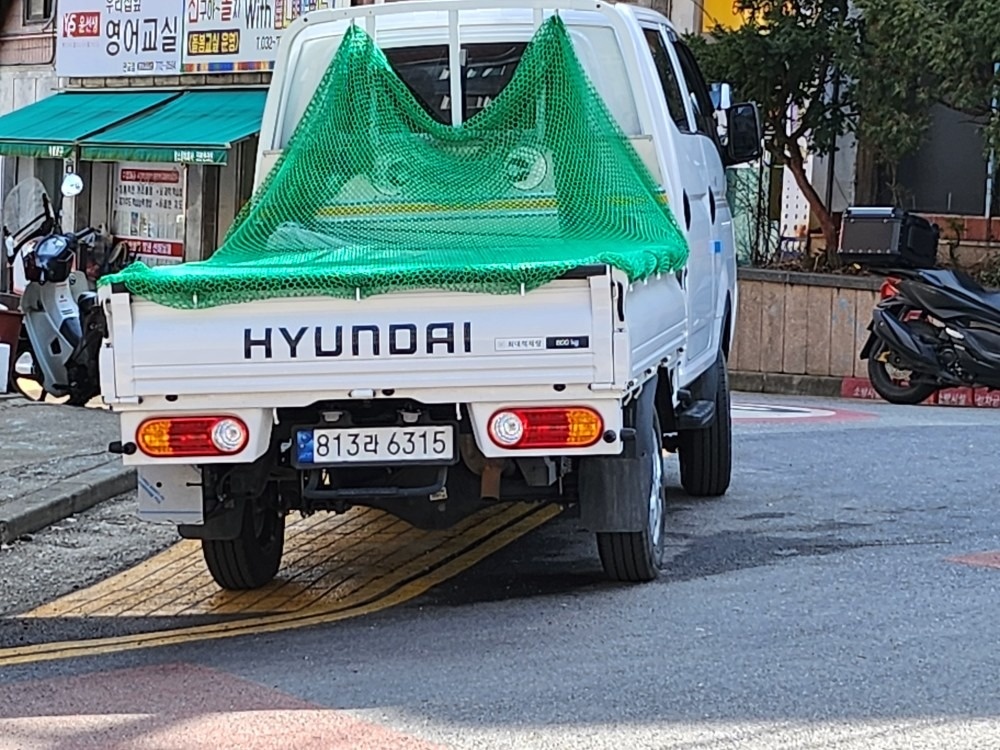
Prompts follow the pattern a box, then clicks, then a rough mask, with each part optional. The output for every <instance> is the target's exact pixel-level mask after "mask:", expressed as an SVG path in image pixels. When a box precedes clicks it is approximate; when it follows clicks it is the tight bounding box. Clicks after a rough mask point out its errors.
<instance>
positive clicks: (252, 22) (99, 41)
mask: <svg viewBox="0 0 1000 750" xmlns="http://www.w3.org/2000/svg"><path fill="white" fill-rule="evenodd" d="M336 4H337V0H59V13H58V15H59V30H58V31H59V35H58V47H57V50H56V73H57V75H59V76H66V77H74V78H86V77H95V76H100V77H115V76H155V75H177V74H178V73H181V72H184V73H225V72H233V71H243V70H270V69H271V68H273V67H274V61H275V59H276V58H277V53H278V41H279V39H280V38H281V34H282V32H283V31H284V30H285V29H287V28H288V26H289V25H290V24H291V23H292V21H294V20H295V19H296V18H298V17H299V16H301V15H302V14H303V13H308V12H310V11H313V10H323V9H326V8H331V7H334V6H335V5H336ZM342 4H344V5H346V4H348V3H347V2H346V0H342Z"/></svg>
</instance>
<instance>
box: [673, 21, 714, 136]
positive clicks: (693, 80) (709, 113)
mask: <svg viewBox="0 0 1000 750" xmlns="http://www.w3.org/2000/svg"><path fill="white" fill-rule="evenodd" d="M674 49H675V50H676V51H677V59H678V60H679V61H680V64H681V73H682V74H683V75H684V81H685V82H686V83H687V89H688V90H689V91H690V92H691V94H692V96H691V97H690V99H691V106H692V107H693V109H694V122H695V127H696V128H697V130H698V132H699V133H701V134H703V135H707V136H708V137H709V138H711V139H712V140H713V141H714V140H716V139H717V138H718V131H717V129H716V123H715V114H714V113H715V107H714V106H713V105H712V97H711V95H710V94H709V92H708V86H707V84H706V83H705V78H704V76H703V75H702V74H701V69H700V68H699V67H698V62H697V61H696V60H695V59H694V55H693V54H692V53H691V50H690V49H689V48H688V46H687V45H686V44H684V43H683V42H680V41H678V42H675V43H674Z"/></svg>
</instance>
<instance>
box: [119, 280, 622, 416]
mask: <svg viewBox="0 0 1000 750" xmlns="http://www.w3.org/2000/svg"><path fill="white" fill-rule="evenodd" d="M613 288H614V285H613V283H612V275H611V274H610V273H608V272H607V271H604V270H600V271H598V272H596V273H595V274H594V275H586V274H582V273H581V274H577V275H576V276H575V277H572V278H569V277H568V278H564V279H560V280H558V281H554V282H552V283H550V284H548V285H546V286H544V287H541V288H539V289H536V290H534V291H532V292H528V293H527V294H523V295H490V294H463V293H455V292H439V291H415V292H405V293H396V294H387V295H380V296H376V297H372V298H367V299H361V300H344V299H336V298H330V297H309V298H300V299H272V300H264V301H259V302H248V303H243V304H235V305H224V306H220V307H213V308H208V309H202V310H180V309H175V308H170V307H164V306H162V305H158V304H155V303H152V302H149V301H145V300H142V299H139V298H133V297H131V295H129V294H128V293H127V292H124V291H114V292H111V293H110V295H109V297H108V298H109V299H110V301H111V305H110V315H109V319H108V322H109V330H110V338H111V341H112V347H111V348H106V349H105V350H104V352H103V353H102V360H101V371H102V383H103V390H104V395H105V398H106V399H107V400H108V401H110V402H112V403H113V402H115V401H118V400H121V401H123V402H128V401H130V400H134V399H135V398H137V397H150V396H165V395H168V394H169V395H178V396H181V395H207V394H218V395H220V396H222V395H242V396H245V398H246V401H245V402H244V403H245V404H246V405H247V406H250V405H265V404H263V403H261V404H252V403H251V402H254V401H257V400H259V399H267V400H268V401H269V402H270V403H269V404H266V405H277V404H278V403H281V404H282V405H293V404H302V405H305V404H309V403H312V402H314V401H316V400H318V399H319V398H341V397H345V396H347V395H348V394H349V393H350V392H351V391H357V390H361V391H363V390H366V389H371V390H386V389H393V390H397V391H401V392H402V391H405V392H407V393H413V392H414V391H421V390H425V389H441V388H447V389H463V388H482V387H492V386H503V387H511V386H537V385H545V384H547V385H549V386H551V385H552V384H556V383H561V384H566V385H567V386H569V385H591V384H608V385H610V384H612V383H614V382H616V378H615V372H614V361H615V358H614V356H613V354H614V352H613V348H612V347H613V333H614V330H613V326H614V322H613V315H614V298H613ZM107 291H109V290H106V291H105V293H107ZM105 309H107V306H106V308H105ZM278 394H280V396H281V397H280V398H278V399H276V398H275V397H276V396H277V395H278Z"/></svg>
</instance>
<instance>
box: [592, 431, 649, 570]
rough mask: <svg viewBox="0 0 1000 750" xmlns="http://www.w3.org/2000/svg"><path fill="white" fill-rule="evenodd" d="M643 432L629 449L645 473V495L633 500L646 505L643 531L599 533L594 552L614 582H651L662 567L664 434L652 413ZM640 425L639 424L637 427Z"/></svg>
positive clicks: (643, 484)
mask: <svg viewBox="0 0 1000 750" xmlns="http://www.w3.org/2000/svg"><path fill="white" fill-rule="evenodd" d="M646 422H647V423H648V424H647V425H646V429H645V431H644V432H642V433H638V434H637V435H636V439H635V440H634V441H633V443H632V445H634V448H632V450H634V451H635V453H636V454H637V455H638V457H639V458H641V459H642V461H641V463H640V464H639V466H640V467H641V468H640V469H639V470H640V471H643V472H645V474H646V479H645V481H644V482H643V483H642V486H644V487H645V488H647V492H646V495H645V496H644V497H642V498H636V499H635V500H636V501H637V502H642V503H645V505H646V506H647V507H646V510H647V517H646V528H645V529H644V530H642V531H628V532H599V533H598V534H597V551H598V553H599V555H600V557H601V564H602V565H603V567H604V572H605V573H606V574H607V575H608V577H609V578H611V579H613V580H615V581H625V582H629V583H638V582H642V581H652V580H653V579H655V578H656V577H657V576H658V575H659V574H660V568H661V567H662V565H663V547H664V530H665V527H666V487H665V485H664V480H663V434H662V432H661V430H660V420H659V417H657V416H656V415H655V414H654V415H653V418H652V419H647V420H646ZM641 423H642V422H641V421H640V424H641Z"/></svg>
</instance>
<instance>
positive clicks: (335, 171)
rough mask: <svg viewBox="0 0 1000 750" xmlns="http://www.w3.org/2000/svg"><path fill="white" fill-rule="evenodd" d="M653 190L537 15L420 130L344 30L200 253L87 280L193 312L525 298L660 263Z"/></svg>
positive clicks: (553, 27)
mask: <svg viewBox="0 0 1000 750" xmlns="http://www.w3.org/2000/svg"><path fill="white" fill-rule="evenodd" d="M687 252H688V250H687V244H686V241H685V239H684V236H683V235H682V233H681V231H680V229H679V227H678V225H677V222H676V220H675V219H674V217H673V214H672V213H671V211H670V209H669V207H668V206H667V205H666V200H665V197H664V195H663V193H662V192H661V191H660V189H659V188H658V186H657V185H656V183H655V181H654V179H653V177H652V176H651V175H650V173H649V171H648V170H647V169H646V167H645V165H644V164H643V163H642V160H641V158H640V157H639V155H638V154H637V153H636V151H635V149H634V148H633V147H632V145H631V143H629V141H628V138H627V137H626V136H625V135H624V133H623V132H622V131H621V130H620V128H619V127H618V125H617V123H616V122H615V120H614V118H613V117H612V115H611V114H610V112H609V111H608V109H607V108H606V106H605V105H604V102H603V101H602V99H601V97H600V95H599V94H598V93H597V91H596V90H595V89H594V87H593V86H592V85H591V83H590V82H589V79H588V78H587V76H586V74H585V73H584V70H583V68H582V66H581V64H580V62H579V61H578V60H577V58H576V56H575V54H574V52H573V48H572V43H571V42H570V38H569V35H568V33H567V31H566V28H565V26H564V24H563V22H562V21H561V20H560V19H559V17H558V16H553V17H551V18H550V19H549V20H548V21H546V22H545V23H544V24H543V25H542V26H541V28H539V30H538V31H537V33H536V34H535V36H534V38H533V39H532V41H531V43H530V44H529V45H528V46H527V48H526V49H525V51H524V54H523V56H522V58H521V61H520V63H519V64H518V66H517V68H516V71H515V72H514V75H513V77H512V78H511V80H510V83H509V84H508V85H507V86H506V87H505V88H504V89H503V90H502V91H501V92H500V93H499V95H498V96H497V97H496V99H495V100H494V101H493V102H492V103H490V104H489V105H488V106H487V107H486V108H485V109H483V110H482V111H481V112H479V113H477V114H475V115H474V116H473V117H471V118H470V119H469V120H468V121H466V122H465V123H463V124H462V125H461V126H457V127H456V126H451V125H445V124H442V123H440V122H438V121H436V120H435V119H434V118H433V117H432V116H431V115H430V114H428V112H427V111H425V109H424V106H423V105H422V104H421V103H420V102H419V101H418V100H417V99H416V98H415V97H414V95H413V93H411V90H410V89H409V87H408V86H407V84H406V83H404V82H403V80H401V79H400V77H399V76H397V74H396V73H395V72H394V71H393V69H392V67H391V66H390V64H389V62H388V60H387V58H386V56H385V54H384V53H383V52H382V51H381V50H379V48H378V47H376V45H375V44H374V42H373V41H372V39H371V38H370V37H369V36H368V35H367V34H366V33H365V32H364V31H363V30H362V29H361V28H360V27H358V26H355V25H352V26H351V27H350V28H349V29H348V30H347V32H346V34H345V36H344V39H343V41H342V43H341V45H340V47H339V49H338V51H337V53H336V55H335V57H334V59H333V61H332V62H331V64H330V67H329V68H328V69H327V71H326V72H325V74H324V75H323V78H322V80H321V82H320V84H319V86H318V88H317V90H316V93H315V95H314V96H313V98H312V100H311V101H310V103H309V106H308V107H307V108H306V111H305V113H304V114H303V116H302V118H301V121H300V122H299V124H298V126H297V127H296V128H295V131H294V133H293V134H292V136H291V138H290V139H289V141H288V144H287V146H286V147H285V149H284V151H283V152H282V154H281V156H280V158H279V159H278V161H277V162H276V163H275V165H274V167H273V169H272V170H271V172H270V173H269V174H268V176H267V178H266V180H265V181H264V183H263V184H262V185H261V186H260V188H259V189H258V190H257V191H256V193H255V194H254V196H253V197H252V198H251V199H250V201H249V202H248V203H247V204H246V205H245V206H244V208H243V210H242V211H241V212H240V214H239V216H238V217H237V218H236V221H235V222H234V224H233V226H232V228H231V229H230V231H229V233H228V234H227V236H226V239H225V241H224V243H223V244H222V246H221V247H220V248H219V249H218V250H217V251H216V252H215V254H214V255H212V257H211V258H210V259H208V260H206V261H201V262H197V263H185V264H182V265H178V266H166V267H164V266H159V267H155V268H149V267H147V266H145V265H143V264H141V263H135V264H133V265H131V266H129V267H128V268H126V269H125V270H124V271H123V272H121V273H120V274H117V275H114V276H108V277H105V278H103V279H102V280H101V283H102V284H109V283H115V282H120V283H122V284H124V285H125V287H126V288H127V289H128V290H129V291H131V292H132V293H134V294H135V295H137V296H139V297H144V298H147V299H150V300H153V301H155V302H157V303H159V304H162V305H167V306H170V307H177V308H204V307H212V306H216V305H224V304H232V303H239V302H249V301H253V300H260V299H265V298H275V297H304V296H312V295H329V296H334V297H355V296H361V297H364V296H370V295H375V294H384V293H387V292H392V291H399V290H407V289H440V290H449V291H461V292H481V293H490V294H507V293H517V292H521V291H530V290H532V289H535V288H537V287H539V286H542V285H543V284H546V283H548V282H550V281H553V280H555V279H557V278H559V277H560V276H562V275H564V274H565V273H567V272H569V271H571V270H573V269H574V268H578V267H581V266H587V265H597V264H600V265H610V266H613V267H615V268H618V269H621V270H622V271H624V272H625V273H626V274H627V275H628V277H629V278H630V279H631V280H633V281H637V280H641V279H644V278H647V277H650V276H653V275H655V274H658V273H666V272H672V271H676V270H678V269H679V268H681V267H683V265H684V263H685V262H686V260H687Z"/></svg>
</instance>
